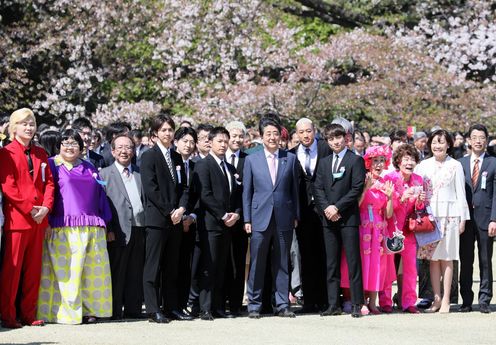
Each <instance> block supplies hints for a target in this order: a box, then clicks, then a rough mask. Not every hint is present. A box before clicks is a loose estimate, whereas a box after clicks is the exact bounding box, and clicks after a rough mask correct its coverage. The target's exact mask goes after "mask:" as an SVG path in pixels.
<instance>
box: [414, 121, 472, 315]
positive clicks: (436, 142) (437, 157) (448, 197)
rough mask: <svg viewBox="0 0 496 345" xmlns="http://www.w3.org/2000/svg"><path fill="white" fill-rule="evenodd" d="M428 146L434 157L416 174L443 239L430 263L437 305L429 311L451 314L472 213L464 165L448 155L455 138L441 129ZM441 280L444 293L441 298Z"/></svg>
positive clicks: (422, 165) (418, 168)
mask: <svg viewBox="0 0 496 345" xmlns="http://www.w3.org/2000/svg"><path fill="white" fill-rule="evenodd" d="M427 146H428V147H429V148H430V150H431V152H432V157H431V158H429V159H426V160H424V161H422V162H421V163H420V164H419V165H418V166H417V169H416V173H417V174H419V175H420V176H422V178H423V179H424V182H425V183H426V186H427V194H428V198H427V199H428V200H430V206H431V209H432V213H433V214H434V216H435V217H436V220H437V221H438V224H439V225H440V227H441V231H442V233H443V238H442V239H441V241H440V242H439V243H438V245H437V247H436V249H435V251H434V253H433V254H432V258H431V262H430V275H431V284H432V290H433V292H434V302H433V304H432V306H431V307H430V308H429V309H427V310H426V311H427V312H431V313H433V312H437V311H439V312H441V313H448V312H449V308H450V291H451V281H452V278H453V260H458V259H459V255H458V251H459V248H460V234H461V233H463V231H464V230H465V221H466V220H467V219H470V213H469V209H468V206H467V200H466V198H465V177H464V173H463V168H462V165H461V164H460V162H458V161H457V160H455V159H453V158H451V157H450V156H449V155H448V153H449V152H450V151H451V150H452V149H453V139H452V137H451V135H450V134H449V133H448V132H447V131H445V130H443V129H439V130H436V131H434V132H433V133H432V134H431V136H430V137H429V141H428V142H427ZM441 278H442V281H443V291H444V294H443V296H442V297H441Z"/></svg>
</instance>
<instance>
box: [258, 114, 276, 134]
mask: <svg viewBox="0 0 496 345" xmlns="http://www.w3.org/2000/svg"><path fill="white" fill-rule="evenodd" d="M268 126H273V127H275V128H277V130H278V131H279V134H281V131H282V128H281V124H280V123H279V122H277V121H276V120H275V119H274V118H272V117H262V118H261V119H260V122H259V123H258V131H259V132H260V135H261V136H263V133H264V130H265V128H267V127H268Z"/></svg>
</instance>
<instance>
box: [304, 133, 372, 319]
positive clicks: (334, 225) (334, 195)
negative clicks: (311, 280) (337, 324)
mask: <svg viewBox="0 0 496 345" xmlns="http://www.w3.org/2000/svg"><path fill="white" fill-rule="evenodd" d="M349 135H351V134H347V133H346V131H345V129H344V128H343V127H342V126H341V125H339V124H330V125H327V126H326V128H325V138H326V140H327V143H328V144H329V147H330V148H331V150H332V155H330V156H327V157H326V158H324V159H322V160H321V162H320V164H319V167H318V169H317V176H316V178H315V182H314V186H313V187H314V188H313V195H314V198H315V203H316V205H317V207H318V208H319V210H320V212H321V213H322V215H323V216H324V217H323V218H322V219H323V226H324V245H325V251H326V268H327V281H326V283H327V300H328V305H329V307H328V308H327V310H325V311H324V312H323V313H322V314H321V315H322V316H328V315H339V314H341V308H340V307H339V306H338V300H339V290H340V289H339V287H340V280H341V279H340V261H341V260H340V259H341V250H342V249H344V252H345V255H346V260H347V261H348V271H349V277H350V290H351V302H352V312H351V316H352V317H360V316H361V313H360V310H361V305H362V304H363V302H364V295H363V285H362V268H361V260H360V242H359V234H358V226H359V225H360V212H359V208H358V200H359V198H360V195H361V194H362V191H363V187H364V182H365V174H366V172H365V164H364V161H363V158H362V157H361V156H358V155H356V154H354V153H353V152H351V151H350V150H348V149H347V148H346V143H347V141H349V140H350V139H349V138H347V137H348V136H349Z"/></svg>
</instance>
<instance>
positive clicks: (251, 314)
mask: <svg viewBox="0 0 496 345" xmlns="http://www.w3.org/2000/svg"><path fill="white" fill-rule="evenodd" d="M248 318H250V319H260V313H259V312H258V311H250V312H248Z"/></svg>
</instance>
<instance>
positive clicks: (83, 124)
mask: <svg viewBox="0 0 496 345" xmlns="http://www.w3.org/2000/svg"><path fill="white" fill-rule="evenodd" d="M71 127H72V128H73V129H75V130H76V131H78V132H81V131H82V130H83V128H89V129H91V130H93V126H92V125H91V122H90V120H88V119H87V118H86V117H78V118H77V119H75V120H74V122H73V123H72V125H71Z"/></svg>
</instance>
